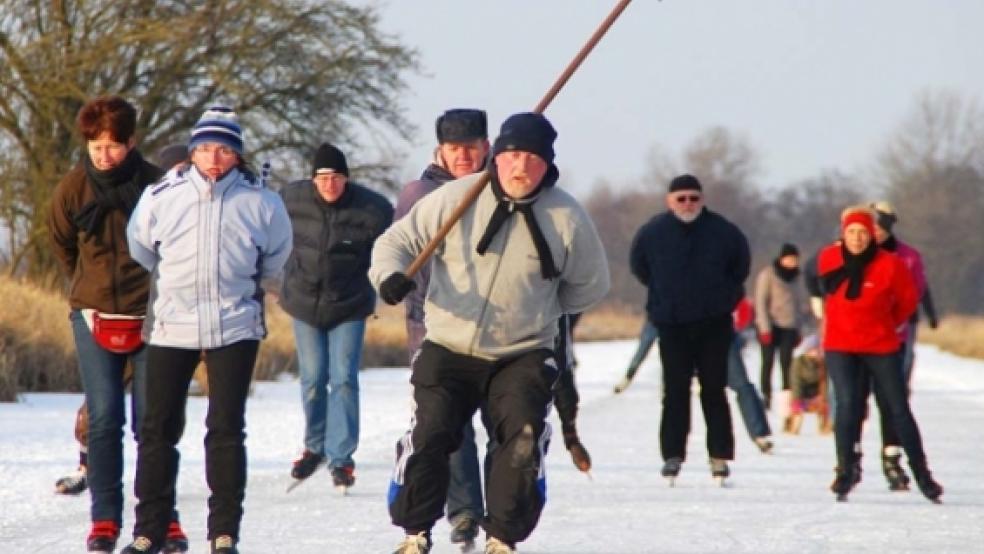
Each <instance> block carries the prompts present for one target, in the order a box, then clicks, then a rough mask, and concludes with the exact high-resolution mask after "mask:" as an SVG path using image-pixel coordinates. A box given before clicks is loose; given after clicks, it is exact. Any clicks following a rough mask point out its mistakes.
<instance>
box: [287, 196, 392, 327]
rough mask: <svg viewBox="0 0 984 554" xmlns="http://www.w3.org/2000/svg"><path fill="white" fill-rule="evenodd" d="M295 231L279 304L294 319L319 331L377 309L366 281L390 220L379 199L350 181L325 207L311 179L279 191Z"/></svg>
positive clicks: (388, 208) (387, 208)
mask: <svg viewBox="0 0 984 554" xmlns="http://www.w3.org/2000/svg"><path fill="white" fill-rule="evenodd" d="M280 195H281V196H282V197H283V199H284V204H285V205H286V206H287V213H288V214H290V220H291V225H292V226H293V228H294V249H293V251H292V252H291V254H290V258H289V259H288V260H287V265H286V267H285V268H284V281H283V287H282V288H281V291H280V305H281V306H283V308H284V310H285V311H286V312H287V313H288V314H290V315H291V316H292V317H295V318H297V319H300V320H301V321H303V322H305V323H307V324H309V325H312V326H314V327H319V328H323V329H332V328H334V327H335V326H336V325H338V324H339V323H343V322H345V321H355V320H358V319H363V318H365V317H367V316H368V315H369V314H371V313H372V311H373V309H374V308H375V303H376V295H375V292H374V291H373V288H372V285H371V284H370V283H369V277H368V276H367V272H368V271H369V260H370V253H371V251H372V245H373V243H374V242H375V241H376V238H377V237H379V235H381V234H382V233H383V231H385V230H386V228H387V227H389V226H390V224H391V223H392V222H393V206H392V205H391V204H390V203H389V201H388V200H387V199H386V198H384V197H383V196H382V195H380V194H378V193H376V192H373V191H371V190H369V189H367V188H366V187H363V186H361V185H358V184H356V183H353V182H351V181H349V182H348V184H346V186H345V192H344V193H342V196H341V197H340V198H339V199H338V200H336V201H335V202H333V203H331V204H329V203H328V202H325V200H324V199H323V198H322V197H321V195H320V194H318V191H317V189H316V188H315V186H314V183H312V182H311V180H310V179H304V180H301V181H295V182H293V183H291V184H289V185H287V186H286V187H284V189H283V190H281V191H280Z"/></svg>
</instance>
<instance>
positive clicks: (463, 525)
mask: <svg viewBox="0 0 984 554" xmlns="http://www.w3.org/2000/svg"><path fill="white" fill-rule="evenodd" d="M478 530H479V528H478V522H477V521H475V519H474V518H472V517H471V516H467V515H466V516H461V517H459V518H457V519H455V522H454V526H453V527H452V528H451V544H457V545H458V546H460V547H461V551H462V552H472V551H473V550H475V537H477V536H478Z"/></svg>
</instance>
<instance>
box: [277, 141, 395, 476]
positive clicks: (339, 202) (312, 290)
mask: <svg viewBox="0 0 984 554" xmlns="http://www.w3.org/2000/svg"><path fill="white" fill-rule="evenodd" d="M348 177H349V170H348V163H347V162H346V160H345V155H344V154H342V152H341V150H339V149H338V148H336V147H335V146H333V145H331V144H327V143H325V144H322V145H321V146H319V147H318V150H317V151H316V152H315V155H314V163H313V164H312V167H311V177H310V178H308V179H302V180H299V181H295V182H293V183H291V184H289V185H287V186H286V187H285V188H284V189H283V190H282V191H281V193H280V194H281V196H282V197H283V199H284V204H285V205H286V206H287V213H288V214H289V215H290V219H291V225H292V227H293V229H294V250H293V251H292V252H291V254H290V259H289V260H288V261H287V266H286V269H285V272H284V281H283V287H282V288H281V293H280V305H281V306H283V308H284V311H286V312H287V313H288V314H289V315H290V316H291V318H292V319H293V327H294V338H295V341H296V344H297V362H298V369H299V373H300V378H301V398H302V401H303V403H304V452H303V453H302V454H301V457H300V458H299V459H297V460H296V461H295V462H294V465H293V467H292V468H291V472H290V473H291V476H292V477H294V478H295V479H306V478H308V477H310V476H311V474H312V473H314V471H315V470H316V469H317V468H318V467H320V465H321V464H322V463H325V462H326V461H327V464H328V467H329V469H330V470H331V477H332V481H333V482H334V484H335V486H336V487H337V488H339V489H340V490H341V491H343V492H344V491H345V490H347V489H348V487H350V486H352V485H353V484H354V483H355V475H354V470H355V462H354V461H353V459H352V455H353V454H354V453H355V450H356V448H357V447H358V444H359V364H360V360H361V357H362V341H363V337H364V335H365V329H366V321H365V320H366V317H367V316H368V315H369V314H371V313H372V311H373V309H374V308H375V306H376V295H375V292H374V291H373V289H372V285H370V284H369V279H368V277H366V271H367V270H368V269H369V253H370V251H371V250H372V245H373V242H374V241H375V240H376V238H377V237H378V236H379V235H380V234H382V232H383V230H385V229H386V228H387V227H389V225H390V223H392V221H393V207H392V205H390V203H389V201H388V200H386V198H384V197H383V196H382V195H380V194H378V193H376V192H373V191H371V190H369V189H368V188H366V187H364V186H362V185H359V184H357V183H354V182H351V181H349V179H348Z"/></svg>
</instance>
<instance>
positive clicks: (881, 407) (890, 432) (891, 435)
mask: <svg viewBox="0 0 984 554" xmlns="http://www.w3.org/2000/svg"><path fill="white" fill-rule="evenodd" d="M905 348H906V346H905V345H904V344H903V345H902V348H901V349H899V353H898V355H897V356H896V359H897V360H898V363H899V373H900V374H901V375H902V380H903V382H904V383H905V395H906V398H908V397H909V393H910V390H911V389H910V388H909V383H908V382H907V381H906V380H905V376H906V375H907V374H906V372H905V366H904V365H903V364H904V356H903V353H904V352H905ZM865 385H866V386H867V388H865V389H864V390H863V392H862V395H863V396H864V399H865V402H864V409H865V414H864V418H865V419H867V415H868V414H867V410H868V395H869V394H870V393H871V392H872V391H873V392H874V393H875V405H876V406H878V422H879V425H880V427H881V437H882V448H883V449H884V448H885V447H887V446H901V445H902V439H901V438H900V437H899V434H898V432H897V431H896V430H895V424H894V422H893V421H892V411H891V408H890V407H889V402H888V399H887V398H885V394H884V393H883V392H882V389H880V388H878V387H875V386H873V379H869V380H868V381H867V382H866V383H865ZM858 440H859V441H860V440H861V437H860V436H858Z"/></svg>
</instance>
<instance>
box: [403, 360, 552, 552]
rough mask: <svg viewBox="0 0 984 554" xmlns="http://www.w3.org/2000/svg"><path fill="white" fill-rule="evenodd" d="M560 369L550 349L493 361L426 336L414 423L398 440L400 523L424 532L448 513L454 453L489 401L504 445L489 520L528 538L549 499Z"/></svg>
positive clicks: (509, 538) (490, 487) (513, 536)
mask: <svg viewBox="0 0 984 554" xmlns="http://www.w3.org/2000/svg"><path fill="white" fill-rule="evenodd" d="M557 374H558V371H557V366H556V362H555V361H554V353H553V352H552V351H550V350H546V349H544V350H536V351H533V352H529V353H526V354H523V355H521V356H519V357H516V358H512V359H506V360H499V361H496V362H491V361H486V360H481V359H478V358H474V357H471V356H465V355H461V354H456V353H454V352H451V351H450V350H448V349H446V348H443V347H441V346H438V345H436V344H434V343H432V342H429V341H425V342H424V345H423V346H422V347H421V350H420V354H419V355H418V356H417V358H416V359H415V360H414V364H413V371H412V374H411V377H410V383H411V384H412V385H413V399H414V412H413V420H412V421H411V428H410V431H408V432H407V434H406V435H405V436H404V437H403V438H402V439H401V440H400V441H399V442H398V443H397V452H396V455H397V459H396V468H395V470H394V474H393V481H392V483H391V484H390V492H389V510H390V516H391V517H392V520H393V523H394V524H395V525H398V526H400V527H402V528H404V529H405V530H406V531H407V532H408V533H417V532H420V531H427V530H430V529H431V527H433V525H434V523H435V522H436V521H437V520H439V519H440V518H441V516H442V510H443V508H444V500H445V498H446V497H447V489H448V481H449V470H448V456H449V455H450V454H451V453H452V452H454V451H455V450H456V449H457V448H458V446H459V444H460V443H461V438H462V433H461V429H462V426H463V425H464V422H465V421H467V420H469V419H471V417H472V416H473V415H474V413H475V411H476V410H477V409H478V408H479V406H480V405H482V404H484V406H485V410H486V412H485V415H486V418H485V419H486V420H487V424H486V425H487V426H488V427H489V429H488V431H489V435H490V436H492V437H494V438H495V441H496V442H497V443H498V447H497V448H496V449H495V451H494V452H493V453H492V460H491V465H490V471H489V473H488V482H487V483H486V490H487V497H486V505H487V511H488V513H487V515H486V517H485V519H484V520H483V521H482V527H483V528H484V529H485V530H486V532H488V533H489V534H490V535H491V536H493V537H496V538H498V539H500V540H503V541H506V542H509V543H517V542H520V541H522V540H524V539H526V538H527V537H528V536H529V535H530V533H532V532H533V529H534V528H535V527H536V523H537V521H538V520H539V518H540V512H541V511H542V509H543V505H544V502H545V501H546V475H545V468H544V465H543V459H544V456H545V455H546V450H547V445H548V442H549V438H550V426H549V424H548V423H547V422H546V419H547V414H548V411H549V408H550V401H551V388H552V387H553V384H554V381H556V380H557Z"/></svg>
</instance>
